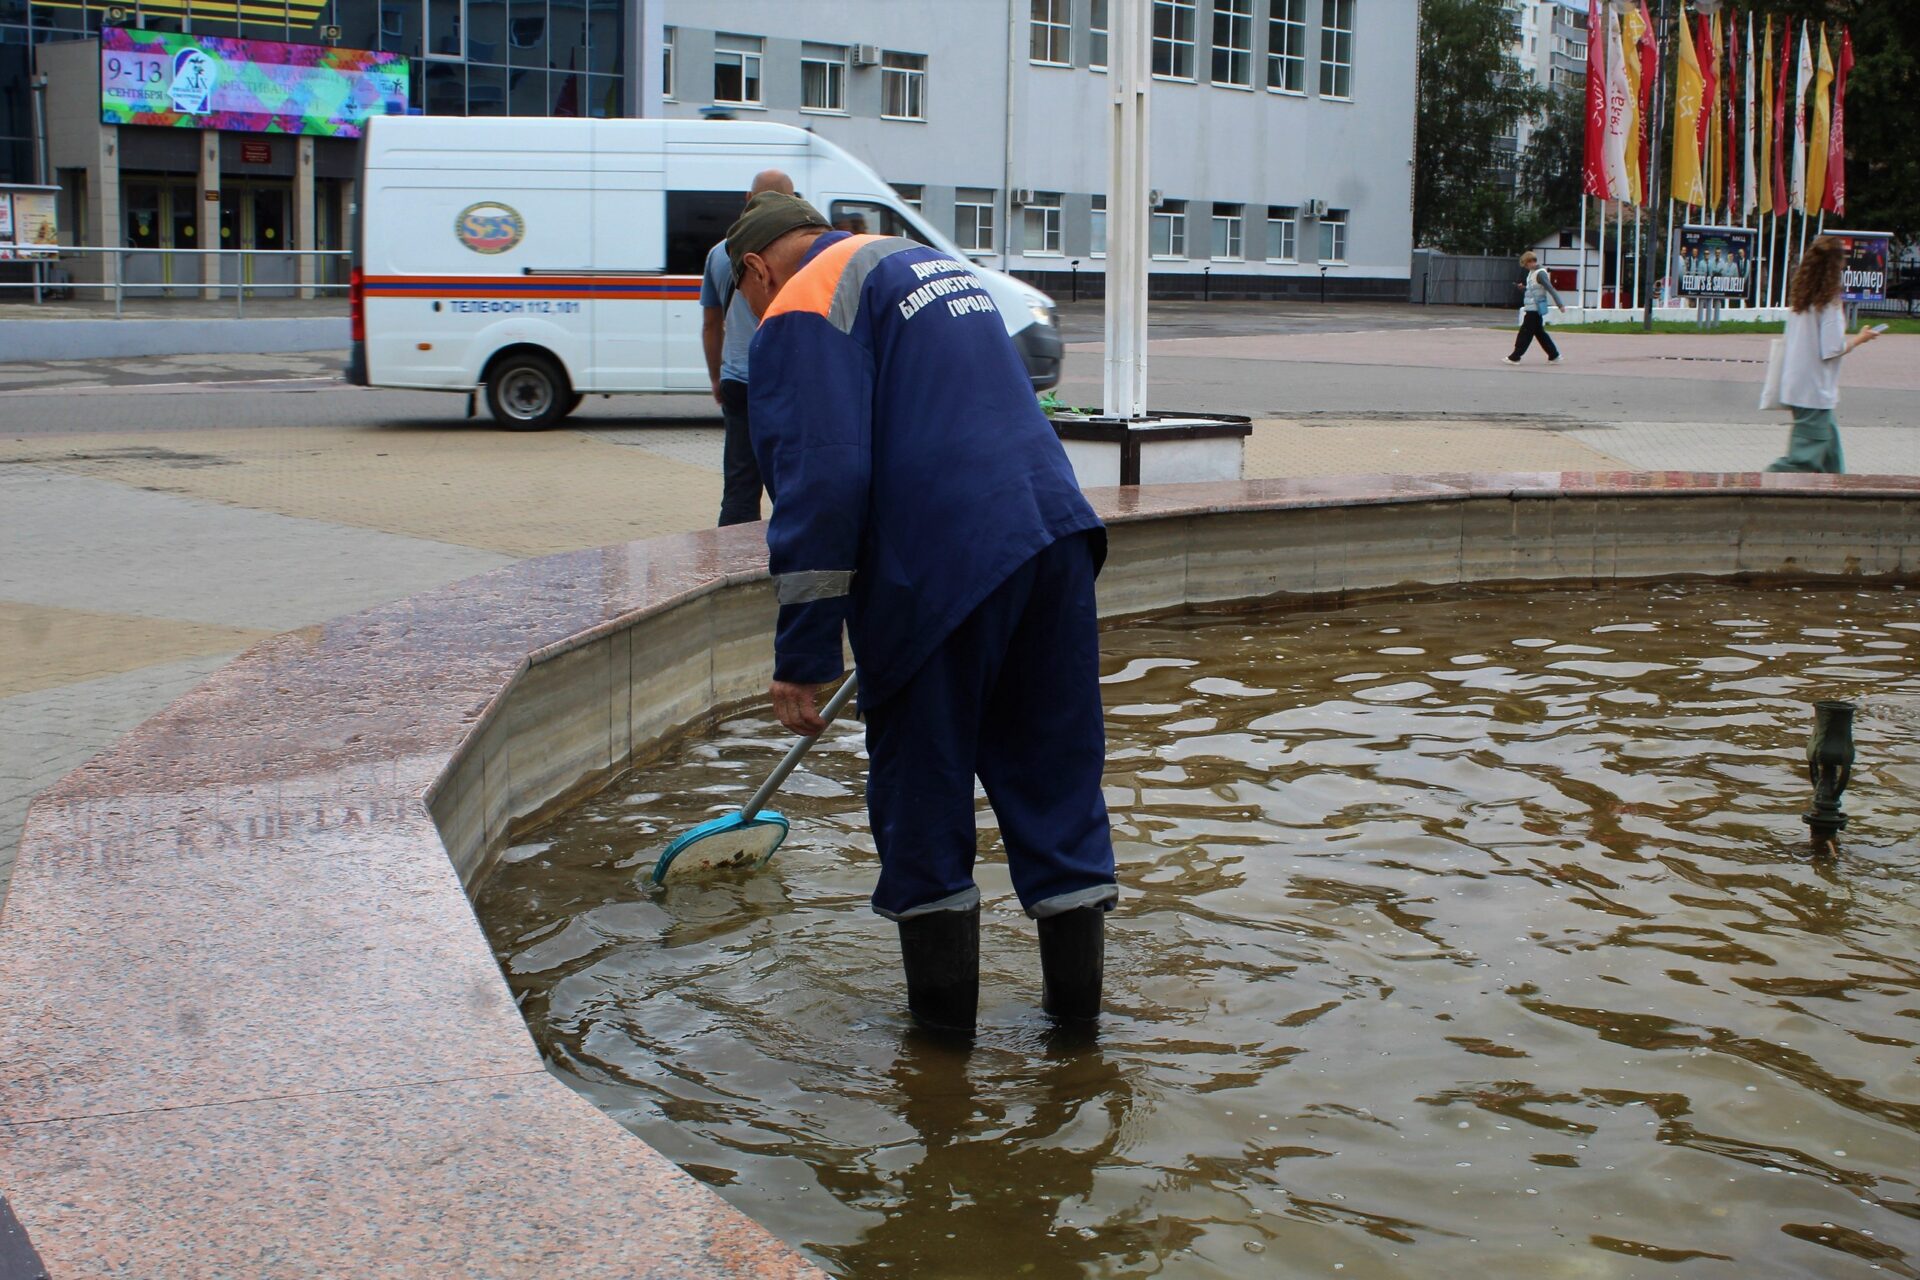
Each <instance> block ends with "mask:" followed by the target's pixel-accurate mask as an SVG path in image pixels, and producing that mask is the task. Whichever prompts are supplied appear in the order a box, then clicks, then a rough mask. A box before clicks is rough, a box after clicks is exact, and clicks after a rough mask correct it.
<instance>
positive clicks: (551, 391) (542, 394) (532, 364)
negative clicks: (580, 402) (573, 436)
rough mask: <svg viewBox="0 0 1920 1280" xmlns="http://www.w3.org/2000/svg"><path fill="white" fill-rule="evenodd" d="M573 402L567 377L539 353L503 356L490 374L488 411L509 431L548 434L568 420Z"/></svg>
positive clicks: (518, 353)
mask: <svg viewBox="0 0 1920 1280" xmlns="http://www.w3.org/2000/svg"><path fill="white" fill-rule="evenodd" d="M573 403H574V400H573V388H572V387H569V386H568V385H567V375H566V374H565V373H563V372H561V369H560V366H559V365H557V364H555V363H554V362H553V360H552V359H551V358H550V357H548V356H544V355H541V354H540V353H539V352H535V351H522V352H516V353H515V354H513V355H510V356H504V357H502V358H501V359H500V360H499V361H498V362H497V363H496V364H495V365H494V366H493V368H492V369H490V370H489V371H488V372H487V408H488V409H489V410H491V411H492V413H493V420H494V421H495V422H497V423H499V424H500V425H501V426H503V427H505V428H506V429H507V430H509V431H545V430H546V429H547V428H548V427H551V426H552V425H554V424H555V423H556V422H558V421H560V419H562V418H564V417H566V416H567V414H568V412H569V411H570V410H571V409H572V407H573Z"/></svg>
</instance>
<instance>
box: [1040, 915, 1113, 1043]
mask: <svg viewBox="0 0 1920 1280" xmlns="http://www.w3.org/2000/svg"><path fill="white" fill-rule="evenodd" d="M1038 923H1039V925H1040V975H1041V983H1042V985H1041V995H1040V1007H1041V1008H1043V1009H1045V1010H1046V1011H1047V1012H1048V1013H1050V1014H1052V1015H1053V1016H1054V1017H1056V1018H1058V1019H1060V1020H1061V1021H1062V1022H1092V1021H1094V1020H1095V1019H1097V1018H1099V1016H1100V979H1101V976H1102V974H1103V971H1104V970H1105V968H1106V952H1107V941H1106V939H1107V910H1106V908H1105V907H1075V908H1074V909H1073V910H1071V911H1062V912H1061V913H1060V914H1059V915H1056V916H1042V917H1041V918H1040V920H1039V922H1038Z"/></svg>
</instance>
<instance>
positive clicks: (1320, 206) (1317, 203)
mask: <svg viewBox="0 0 1920 1280" xmlns="http://www.w3.org/2000/svg"><path fill="white" fill-rule="evenodd" d="M1306 211H1307V216H1308V217H1309V218H1324V217H1326V216H1327V202H1326V201H1325V200H1309V201H1307V205H1306Z"/></svg>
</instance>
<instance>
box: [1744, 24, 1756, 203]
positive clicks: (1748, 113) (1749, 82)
mask: <svg viewBox="0 0 1920 1280" xmlns="http://www.w3.org/2000/svg"><path fill="white" fill-rule="evenodd" d="M1753 51H1754V45H1753V15H1752V14H1748V15H1747V56H1746V63H1745V67H1746V76H1745V78H1744V81H1743V83H1744V86H1745V88H1746V101H1745V104H1744V106H1743V107H1742V109H1741V113H1740V119H1741V121H1742V123H1743V125H1744V128H1743V129H1742V130H1741V135H1740V136H1741V141H1740V200H1741V204H1740V212H1741V214H1742V215H1751V214H1752V213H1753V212H1754V211H1755V210H1756V209H1758V208H1759V207H1760V192H1759V181H1760V178H1759V171H1758V167H1757V165H1756V162H1755V157H1754V147H1755V146H1756V145H1757V144H1758V142H1759V137H1758V134H1757V130H1756V127H1755V125H1756V121H1755V120H1754V115H1753V108H1754V75H1753V73H1754V61H1753Z"/></svg>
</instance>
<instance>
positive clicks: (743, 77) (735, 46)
mask: <svg viewBox="0 0 1920 1280" xmlns="http://www.w3.org/2000/svg"><path fill="white" fill-rule="evenodd" d="M765 43H766V42H765V41H763V40H761V38H760V37H759V36H729V35H721V36H717V37H715V39H714V48H713V100H714V101H715V102H731V103H735V104H738V105H742V106H755V107H757V106H759V105H760V58H761V52H762V50H763V49H764V47H765Z"/></svg>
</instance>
